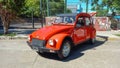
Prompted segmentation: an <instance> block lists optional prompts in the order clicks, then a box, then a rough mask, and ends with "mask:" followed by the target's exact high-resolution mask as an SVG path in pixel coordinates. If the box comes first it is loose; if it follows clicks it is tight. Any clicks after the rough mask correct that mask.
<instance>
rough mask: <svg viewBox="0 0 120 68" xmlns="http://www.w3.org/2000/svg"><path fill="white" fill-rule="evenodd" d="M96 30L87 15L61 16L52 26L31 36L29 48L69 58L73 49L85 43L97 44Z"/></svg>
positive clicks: (61, 57)
mask: <svg viewBox="0 0 120 68" xmlns="http://www.w3.org/2000/svg"><path fill="white" fill-rule="evenodd" d="M95 38H96V30H95V28H94V26H93V23H92V18H91V16H90V15H89V14H87V13H79V14H77V15H69V14H68V15H64V14H62V15H59V17H57V18H56V20H55V21H54V23H53V24H52V25H51V26H46V27H44V28H41V29H38V30H36V31H34V32H33V33H32V34H30V35H29V41H28V44H29V46H30V47H31V48H32V49H33V50H35V51H37V52H40V53H43V52H50V53H57V54H58V57H59V58H60V59H64V58H66V57H68V56H69V55H70V53H71V48H72V47H73V46H77V45H78V44H80V43H83V42H85V41H88V40H89V41H90V42H91V43H92V44H93V43H94V42H95Z"/></svg>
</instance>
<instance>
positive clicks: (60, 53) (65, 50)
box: [58, 41, 71, 59]
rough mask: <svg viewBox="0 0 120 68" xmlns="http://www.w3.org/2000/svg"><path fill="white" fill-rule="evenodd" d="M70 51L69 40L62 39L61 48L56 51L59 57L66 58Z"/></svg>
mask: <svg viewBox="0 0 120 68" xmlns="http://www.w3.org/2000/svg"><path fill="white" fill-rule="evenodd" d="M70 52H71V44H70V42H69V41H64V42H63V44H62V46H61V49H60V50H59V51H58V57H59V58H60V59H64V58H67V57H68V56H69V55H70Z"/></svg>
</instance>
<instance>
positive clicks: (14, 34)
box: [0, 33, 16, 37]
mask: <svg viewBox="0 0 120 68" xmlns="http://www.w3.org/2000/svg"><path fill="white" fill-rule="evenodd" d="M0 36H12V37H13V36H16V33H8V34H1V33H0Z"/></svg>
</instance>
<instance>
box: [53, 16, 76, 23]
mask: <svg viewBox="0 0 120 68" xmlns="http://www.w3.org/2000/svg"><path fill="white" fill-rule="evenodd" d="M74 22H75V16H61V17H57V18H56V19H55V23H69V24H73V23H74Z"/></svg>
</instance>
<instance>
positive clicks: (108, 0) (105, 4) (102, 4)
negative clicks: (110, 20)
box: [91, 0, 120, 14]
mask: <svg viewBox="0 0 120 68" xmlns="http://www.w3.org/2000/svg"><path fill="white" fill-rule="evenodd" d="M91 5H92V10H96V11H97V12H98V13H101V14H102V12H104V13H106V14H107V13H108V12H109V11H112V13H113V12H117V13H120V7H119V5H120V1H119V0H102V1H101V0H92V4H91ZM99 10H100V11H99ZM101 10H103V11H102V12H101Z"/></svg>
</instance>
